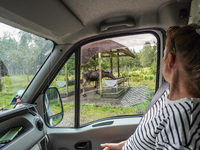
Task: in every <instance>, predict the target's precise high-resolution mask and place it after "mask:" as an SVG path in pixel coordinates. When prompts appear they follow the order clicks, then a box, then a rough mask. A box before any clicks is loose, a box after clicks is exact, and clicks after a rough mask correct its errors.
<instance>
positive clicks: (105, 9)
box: [0, 0, 191, 44]
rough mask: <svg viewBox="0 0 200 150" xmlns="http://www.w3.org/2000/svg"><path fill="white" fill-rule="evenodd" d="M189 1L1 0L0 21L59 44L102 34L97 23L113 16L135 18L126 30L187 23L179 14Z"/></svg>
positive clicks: (71, 42) (186, 19)
mask: <svg viewBox="0 0 200 150" xmlns="http://www.w3.org/2000/svg"><path fill="white" fill-rule="evenodd" d="M11 3H12V5H10V4H11ZM190 3H191V0H160V1H157V0H148V1H146V0H134V1H133V0H126V1H111V0H109V1H108V0H103V1H99V0H92V1H91V0H84V1H79V0H76V1H75V0H74V1H68V0H60V1H58V0H42V1H41V0H34V1H27V0H17V1H16V0H6V1H4V0H0V21H2V22H4V23H7V24H10V25H11V26H15V27H17V28H20V29H22V30H25V31H28V32H31V33H34V34H36V35H39V36H42V37H45V38H47V39H50V40H53V41H54V42H56V43H58V44H65V43H70V44H73V43H75V42H77V41H79V40H81V39H83V38H86V37H89V36H92V35H95V33H101V32H100V30H99V25H100V23H101V22H102V21H104V20H106V19H109V18H112V17H121V16H128V17H132V18H134V20H135V22H136V26H134V27H132V28H128V30H129V29H131V30H133V29H137V28H146V27H163V28H167V27H169V26H171V25H176V24H183V25H184V24H187V22H188V18H189V16H188V17H187V18H184V19H180V18H178V17H179V16H178V14H179V10H180V9H181V8H186V7H187V9H189V8H188V6H189V5H188V4H190ZM88 4H90V5H89V6H88ZM136 4H137V5H136ZM177 4H179V5H177ZM157 8H159V9H157ZM35 10H37V11H35ZM140 12H144V13H142V14H141V13H140ZM170 12H171V13H170ZM173 13H174V14H175V15H174V14H173ZM68 20H70V21H68ZM169 20H171V22H170V21H169ZM106 32H111V31H109V30H108V31H106ZM102 33H105V32H102ZM77 37H79V39H77ZM69 38H70V41H69V40H68V39H69Z"/></svg>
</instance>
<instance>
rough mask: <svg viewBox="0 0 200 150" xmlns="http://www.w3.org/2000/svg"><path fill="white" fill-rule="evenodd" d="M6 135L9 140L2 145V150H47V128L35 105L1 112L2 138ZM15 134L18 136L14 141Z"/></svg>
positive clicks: (0, 146) (0, 134) (0, 130)
mask: <svg viewBox="0 0 200 150" xmlns="http://www.w3.org/2000/svg"><path fill="white" fill-rule="evenodd" d="M19 128H20V130H19ZM8 132H9V133H10V135H8V134H7V133H8ZM16 133H18V134H16ZM6 134H7V140H4V141H2V142H1V144H0V149H2V150H12V149H15V150H22V149H24V150H25V149H32V148H33V150H34V149H37V150H45V149H46V146H45V145H47V137H46V126H45V125H44V122H43V120H42V118H41V117H40V116H39V115H38V114H37V111H35V108H34V107H33V105H26V106H25V105H24V106H23V105H22V106H20V108H15V109H12V110H6V111H4V112H0V138H2V137H3V136H4V137H5V135H6ZM14 134H16V136H15V137H14V138H13V139H12V138H11V137H12V136H13V135H14Z"/></svg>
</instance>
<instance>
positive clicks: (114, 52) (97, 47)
mask: <svg viewBox="0 0 200 150" xmlns="http://www.w3.org/2000/svg"><path fill="white" fill-rule="evenodd" d="M102 54H105V55H102ZM97 55H98V59H99V79H100V81H99V83H100V95H102V82H101V79H102V75H101V70H102V69H101V59H102V57H109V58H110V70H111V73H113V57H116V58H117V70H118V77H120V70H119V58H120V57H124V56H130V57H132V58H135V55H134V54H133V53H132V52H131V51H130V50H129V49H128V48H127V47H126V46H124V45H122V44H120V43H118V42H115V41H113V40H111V39H107V40H99V41H96V42H92V43H89V44H86V45H84V46H82V47H81V66H83V70H84V66H85V65H86V64H87V63H88V62H89V60H90V59H91V58H93V59H94V60H96V58H97ZM94 67H95V68H94V69H95V70H96V65H95V66H94Z"/></svg>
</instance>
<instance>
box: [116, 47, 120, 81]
mask: <svg viewBox="0 0 200 150" xmlns="http://www.w3.org/2000/svg"><path fill="white" fill-rule="evenodd" d="M117 51H118V53H117V71H118V78H119V77H120V70H119V50H117Z"/></svg>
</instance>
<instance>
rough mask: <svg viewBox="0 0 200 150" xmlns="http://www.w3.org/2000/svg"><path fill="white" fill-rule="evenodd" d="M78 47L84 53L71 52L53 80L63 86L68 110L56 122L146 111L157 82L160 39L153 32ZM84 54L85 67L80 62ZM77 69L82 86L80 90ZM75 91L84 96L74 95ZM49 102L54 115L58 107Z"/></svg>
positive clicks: (72, 123) (67, 124)
mask: <svg viewBox="0 0 200 150" xmlns="http://www.w3.org/2000/svg"><path fill="white" fill-rule="evenodd" d="M78 50H80V51H79V52H80V53H79V54H80V58H77V59H76V60H75V53H74V54H72V55H71V57H70V58H69V59H68V60H67V62H66V63H65V64H64V65H63V68H62V69H61V70H60V71H59V73H58V74H57V76H56V77H55V79H54V80H53V82H52V83H51V86H52V87H57V88H58V90H59V93H60V95H61V99H62V103H63V110H64V117H63V119H62V121H61V122H60V123H59V124H58V125H57V127H76V126H79V125H80V126H81V125H84V124H87V123H90V122H93V121H96V120H99V119H104V118H109V117H115V116H122V117H123V116H127V115H141V114H143V113H144V112H145V111H146V108H147V107H148V105H149V103H150V101H151V99H152V96H153V94H154V92H155V86H156V70H157V64H156V62H157V39H156V37H155V36H154V35H153V34H140V35H132V36H123V37H115V38H109V39H104V40H99V41H95V42H92V43H88V44H86V45H83V46H82V47H81V48H80V49H78ZM76 56H79V55H76ZM79 59H80V66H75V61H77V60H79ZM76 64H78V63H76ZM77 68H80V86H77V88H78V87H80V89H75V77H78V76H79V75H75V74H76V73H78V72H79V71H76V72H75V70H76V69H77ZM76 81H78V80H76ZM75 90H79V91H80V95H78V96H77V95H76V96H75V93H78V91H75ZM78 98H79V99H78ZM75 99H76V100H75ZM76 102H77V104H76V105H75V103H76ZM79 102H80V103H79ZM55 104H56V103H55ZM79 104H80V105H79ZM49 105H51V107H49V108H50V109H51V110H49V111H51V112H50V113H51V114H54V112H55V113H56V111H58V110H57V109H54V106H53V105H54V104H53V103H52V104H51V103H50V104H49ZM75 107H76V108H75ZM55 108H56V107H55ZM76 113H80V114H76ZM75 118H76V119H75Z"/></svg>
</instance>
